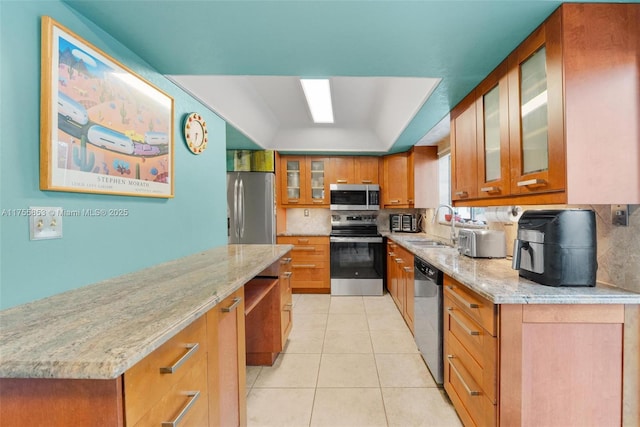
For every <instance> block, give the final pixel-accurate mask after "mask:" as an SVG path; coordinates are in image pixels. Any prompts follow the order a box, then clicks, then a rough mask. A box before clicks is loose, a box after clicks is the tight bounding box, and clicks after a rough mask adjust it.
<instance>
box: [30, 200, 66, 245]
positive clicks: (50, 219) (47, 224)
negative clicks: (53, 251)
mask: <svg viewBox="0 0 640 427" xmlns="http://www.w3.org/2000/svg"><path fill="white" fill-rule="evenodd" d="M61 238H62V208H43V207H30V208H29V239H30V240H45V239H61Z"/></svg>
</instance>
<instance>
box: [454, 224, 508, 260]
mask: <svg viewBox="0 0 640 427" xmlns="http://www.w3.org/2000/svg"><path fill="white" fill-rule="evenodd" d="M458 252H460V253H461V254H462V255H466V256H468V257H471V258H505V257H506V256H507V242H506V239H505V234H504V231H498V230H480V229H478V230H475V229H461V230H460V231H459V232H458Z"/></svg>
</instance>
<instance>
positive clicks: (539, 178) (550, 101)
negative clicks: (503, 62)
mask: <svg viewBox="0 0 640 427" xmlns="http://www.w3.org/2000/svg"><path fill="white" fill-rule="evenodd" d="M561 31H562V22H561V15H560V14H559V13H555V14H553V15H552V16H551V17H550V18H549V19H548V20H547V21H546V22H545V23H544V25H542V26H541V27H539V28H538V29H537V30H536V31H535V32H534V33H533V34H531V36H529V38H527V39H526V40H525V41H524V42H523V43H522V44H521V45H520V46H519V47H518V48H517V49H516V50H515V51H514V52H513V53H512V54H511V55H510V56H509V72H508V79H509V129H510V147H511V155H510V161H511V193H512V194H531V193H540V192H549V191H561V190H564V189H565V181H566V173H565V171H566V169H565V147H564V145H565V144H564V142H565V141H564V118H563V111H562V110H563V108H562V102H563V94H562V34H561Z"/></svg>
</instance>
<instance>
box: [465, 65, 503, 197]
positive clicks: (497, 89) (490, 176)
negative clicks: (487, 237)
mask: <svg viewBox="0 0 640 427" xmlns="http://www.w3.org/2000/svg"><path fill="white" fill-rule="evenodd" d="M506 70H507V63H506V62H505V63H503V64H501V65H500V66H499V67H498V68H497V69H496V70H495V71H494V72H493V73H491V75H489V76H488V77H487V78H486V79H485V81H484V82H482V84H480V85H479V86H478V87H477V89H476V91H475V94H477V99H476V101H475V107H476V124H477V144H476V149H477V155H478V161H477V167H478V170H477V173H478V180H477V181H475V180H474V181H475V182H477V196H478V197H479V198H485V197H496V196H504V195H508V194H510V189H511V175H510V173H509V93H508V85H507V73H506Z"/></svg>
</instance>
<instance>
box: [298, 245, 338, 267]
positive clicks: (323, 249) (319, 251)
mask: <svg viewBox="0 0 640 427" xmlns="http://www.w3.org/2000/svg"><path fill="white" fill-rule="evenodd" d="M291 257H292V258H293V261H294V263H295V262H296V261H328V260H329V245H300V246H295V247H294V248H293V249H292V250H291Z"/></svg>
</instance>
